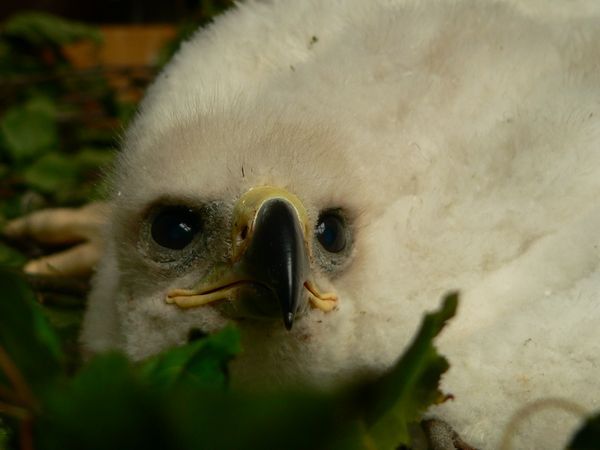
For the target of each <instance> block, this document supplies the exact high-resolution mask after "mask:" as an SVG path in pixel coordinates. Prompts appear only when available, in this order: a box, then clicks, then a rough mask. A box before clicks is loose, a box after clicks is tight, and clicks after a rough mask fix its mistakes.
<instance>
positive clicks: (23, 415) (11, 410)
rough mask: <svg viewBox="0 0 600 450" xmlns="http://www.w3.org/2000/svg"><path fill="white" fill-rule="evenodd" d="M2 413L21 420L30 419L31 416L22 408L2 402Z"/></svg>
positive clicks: (0, 406) (0, 410)
mask: <svg viewBox="0 0 600 450" xmlns="http://www.w3.org/2000/svg"><path fill="white" fill-rule="evenodd" d="M0 413H2V414H6V415H7V416H10V417H14V418H15V419H19V420H26V419H28V418H29V417H30V416H31V414H30V413H29V411H27V410H26V409H25V408H21V407H20V406H15V405H9V404H8V403H3V402H0Z"/></svg>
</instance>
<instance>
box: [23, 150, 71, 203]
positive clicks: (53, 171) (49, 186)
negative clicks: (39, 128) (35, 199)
mask: <svg viewBox="0 0 600 450" xmlns="http://www.w3.org/2000/svg"><path fill="white" fill-rule="evenodd" d="M23 175H24V177H25V181H27V184H28V185H29V186H31V187H32V188H35V189H37V190H39V191H41V192H44V193H48V194H50V193H55V192H60V191H62V190H65V189H74V187H75V186H76V185H77V182H78V181H79V179H80V178H79V169H78V167H77V164H76V163H75V161H74V160H73V158H72V157H71V158H70V157H68V156H66V155H62V154H60V153H48V154H46V155H44V156H42V157H41V158H40V159H38V160H37V161H36V162H35V163H33V164H32V165H30V166H29V167H28V168H27V169H26V170H25V172H24V174H23Z"/></svg>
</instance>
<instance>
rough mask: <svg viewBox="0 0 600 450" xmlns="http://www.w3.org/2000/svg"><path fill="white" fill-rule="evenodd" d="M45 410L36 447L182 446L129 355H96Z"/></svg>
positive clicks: (50, 395)
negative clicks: (172, 435) (166, 427)
mask: <svg viewBox="0 0 600 450" xmlns="http://www.w3.org/2000/svg"><path fill="white" fill-rule="evenodd" d="M43 411H44V413H43V415H42V416H40V417H38V418H37V420H36V423H37V430H36V436H37V437H38V439H37V440H36V445H35V448H36V449H40V450H81V449H85V450H96V449H97V450H104V449H111V448H113V449H145V450H151V449H166V448H177V445H176V440H175V439H174V438H172V437H171V436H170V435H169V432H168V430H167V429H165V422H166V420H165V418H164V417H163V413H162V408H161V404H160V403H159V399H158V397H157V395H156V393H154V392H152V391H151V390H150V389H146V388H145V386H144V385H143V384H142V383H141V382H140V381H139V379H138V377H137V376H136V374H135V371H134V370H133V367H132V366H131V364H130V363H129V362H128V361H127V359H126V358H125V356H123V355H118V354H105V355H101V356H98V357H96V358H94V359H93V360H92V361H91V362H90V363H89V364H88V365H87V366H86V367H85V368H84V369H83V370H82V371H81V372H80V373H79V374H77V375H76V376H75V377H74V378H73V379H72V380H71V381H70V382H69V383H68V384H67V385H65V386H61V385H57V386H55V389H54V390H53V391H51V392H49V393H48V394H47V396H46V397H45V402H44V409H43Z"/></svg>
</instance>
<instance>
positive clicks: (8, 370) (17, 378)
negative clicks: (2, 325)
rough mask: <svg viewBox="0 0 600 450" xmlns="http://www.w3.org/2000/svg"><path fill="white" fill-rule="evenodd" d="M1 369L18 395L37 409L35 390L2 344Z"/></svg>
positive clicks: (0, 354)
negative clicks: (33, 390) (32, 389)
mask: <svg viewBox="0 0 600 450" xmlns="http://www.w3.org/2000/svg"><path fill="white" fill-rule="evenodd" d="M0 369H2V371H3V372H4V373H5V375H6V377H7V378H8V380H9V381H10V383H11V384H12V386H13V387H14V388H15V391H16V392H17V395H18V396H19V398H20V399H21V400H23V402H24V403H25V404H26V405H27V406H28V407H29V408H31V409H35V408H36V406H37V401H36V400H35V397H34V396H33V392H31V389H30V388H29V386H28V385H27V382H26V381H25V378H23V375H21V371H20V370H19V369H18V368H17V366H16V365H15V363H14V362H13V361H12V359H10V356H8V353H6V351H5V350H4V348H3V347H2V346H1V345H0Z"/></svg>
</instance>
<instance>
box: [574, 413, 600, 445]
mask: <svg viewBox="0 0 600 450" xmlns="http://www.w3.org/2000/svg"><path fill="white" fill-rule="evenodd" d="M567 448H568V449H569V450H598V448H600V414H596V415H595V416H592V417H590V418H589V419H588V420H587V422H586V423H585V424H583V426H582V427H581V429H580V430H579V431H578V432H577V433H576V434H575V436H574V437H573V440H572V441H571V443H570V444H569V446H568V447H567Z"/></svg>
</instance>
